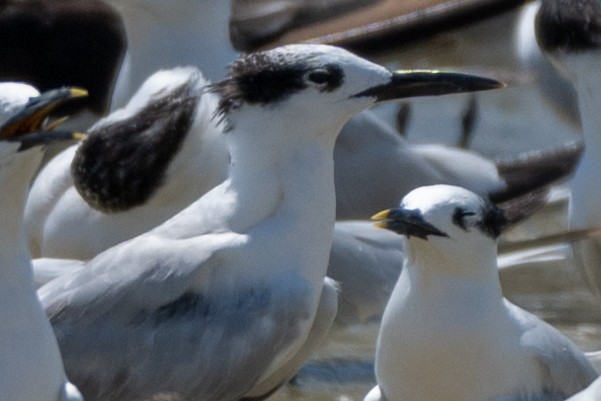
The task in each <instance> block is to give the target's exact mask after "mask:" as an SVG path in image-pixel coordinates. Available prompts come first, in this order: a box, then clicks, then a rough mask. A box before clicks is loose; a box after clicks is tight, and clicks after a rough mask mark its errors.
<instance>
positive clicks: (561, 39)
mask: <svg viewBox="0 0 601 401" xmlns="http://www.w3.org/2000/svg"><path fill="white" fill-rule="evenodd" d="M537 39H538V43H539V45H540V47H541V49H542V50H543V51H544V53H545V55H547V56H548V57H549V58H550V59H551V61H552V62H553V64H554V65H555V66H556V68H558V69H560V71H562V72H563V73H565V74H567V76H568V77H569V78H570V79H571V81H572V83H573V84H574V87H575V88H576V92H577V94H578V102H579V109H580V116H581V120H582V128H583V133H584V145H585V148H584V153H583V155H582V157H581V160H580V163H579V164H578V166H577V168H576V171H575V172H574V176H573V177H572V179H571V181H570V189H571V194H570V204H569V225H570V228H573V229H575V228H585V227H595V226H599V225H600V224H601V203H600V202H599V199H601V185H598V179H597V173H598V172H599V171H600V168H601V140H600V139H601V120H600V119H599V116H600V114H599V110H598V109H599V104H601V74H599V72H598V68H597V66H598V63H599V60H601V4H599V3H598V2H596V1H595V0H582V1H581V0H578V1H557V0H545V1H543V2H542V5H541V8H540V10H539V14H538V18H537ZM574 260H575V262H576V263H577V265H578V266H579V267H580V268H581V270H582V272H583V274H584V277H585V278H586V280H587V281H588V282H589V283H590V285H591V288H593V289H594V290H595V291H596V292H597V293H600V294H601V243H600V242H599V239H598V238H591V239H590V240H586V241H579V242H577V243H575V244H574Z"/></svg>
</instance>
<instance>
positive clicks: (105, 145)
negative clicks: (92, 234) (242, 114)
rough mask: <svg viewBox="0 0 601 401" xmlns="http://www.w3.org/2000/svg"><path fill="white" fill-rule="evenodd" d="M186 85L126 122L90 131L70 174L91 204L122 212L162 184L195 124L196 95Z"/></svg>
mask: <svg viewBox="0 0 601 401" xmlns="http://www.w3.org/2000/svg"><path fill="white" fill-rule="evenodd" d="M189 85H190V84H189V83H187V84H184V85H182V86H181V87H179V88H177V89H176V90H174V91H172V92H171V93H170V94H169V95H167V96H164V97H161V98H158V99H156V100H154V101H152V102H151V103H149V104H148V105H147V106H145V107H144V108H143V109H142V110H141V111H140V112H138V113H136V114H135V115H133V116H131V117H129V118H127V119H124V120H120V121H116V122H114V123H111V124H108V125H106V126H101V127H99V128H98V129H95V130H93V131H90V132H88V138H86V139H85V140H84V141H83V142H82V143H81V145H80V146H79V148H78V150H77V153H76V154H75V157H74V158H73V162H72V164H71V173H72V175H73V181H74V185H75V188H76V189H77V191H78V192H79V194H80V195H81V196H82V198H84V200H85V201H86V202H87V203H88V204H89V205H90V206H92V207H93V208H94V209H96V210H100V211H102V212H105V213H117V212H121V211H125V210H128V209H131V208H132V207H135V206H139V205H141V204H143V203H144V202H146V201H147V200H148V199H149V198H150V197H151V196H152V194H153V193H154V192H155V191H156V190H157V189H158V188H159V187H160V186H161V185H162V183H163V178H164V174H165V172H166V170H167V168H168V167H169V163H170V162H171V160H172V159H173V158H174V157H175V155H176V154H177V152H178V151H179V149H180V147H181V145H182V143H183V141H184V139H185V138H186V135H187V134H188V132H189V130H190V127H191V125H192V122H193V120H194V112H195V110H196V104H197V102H198V98H199V97H198V96H196V95H195V94H193V93H191V92H192V90H193V89H191V88H190V87H189Z"/></svg>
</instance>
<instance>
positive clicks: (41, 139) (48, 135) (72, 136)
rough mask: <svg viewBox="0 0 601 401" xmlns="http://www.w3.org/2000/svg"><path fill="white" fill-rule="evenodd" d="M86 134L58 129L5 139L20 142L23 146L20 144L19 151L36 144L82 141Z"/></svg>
mask: <svg viewBox="0 0 601 401" xmlns="http://www.w3.org/2000/svg"><path fill="white" fill-rule="evenodd" d="M86 136H87V135H86V134H84V133H81V132H70V131H63V130H56V131H36V132H30V133H28V134H25V135H19V136H13V137H10V138H8V139H5V140H6V141H9V142H19V143H20V144H21V146H19V149H18V151H19V152H21V151H23V150H27V149H31V148H33V147H35V146H45V145H51V144H53V143H58V142H65V141H80V140H82V139H85V138H86Z"/></svg>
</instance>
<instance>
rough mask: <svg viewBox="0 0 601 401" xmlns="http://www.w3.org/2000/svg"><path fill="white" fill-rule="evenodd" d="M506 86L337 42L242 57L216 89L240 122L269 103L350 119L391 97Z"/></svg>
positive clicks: (224, 112) (295, 114) (290, 111)
mask: <svg viewBox="0 0 601 401" xmlns="http://www.w3.org/2000/svg"><path fill="white" fill-rule="evenodd" d="M502 86H503V85H502V84H500V83H499V82H497V81H495V80H492V79H487V78H479V77H475V76H470V75H465V74H456V73H445V72H440V71H397V72H391V71H389V70H387V69H386V68H384V67H382V66H379V65H377V64H374V63H372V62H369V61H367V60H365V59H362V58H361V57H358V56H356V55H354V54H352V53H350V52H348V51H346V50H343V49H341V48H337V47H333V46H326V45H289V46H283V47H279V48H276V49H272V50H269V51H264V52H258V53H253V54H250V55H248V56H246V57H243V58H241V59H239V60H237V61H236V62H234V64H233V65H232V67H231V70H230V73H229V76H228V78H227V79H226V80H224V81H222V82H220V83H217V84H215V85H213V86H212V90H213V91H215V92H217V93H218V94H219V95H220V97H221V101H220V104H219V110H218V114H220V115H221V116H222V117H224V118H227V119H228V120H229V122H230V123H232V124H233V125H235V124H236V121H235V120H236V119H235V118H233V115H234V114H236V113H237V112H239V111H242V110H245V109H247V108H257V107H260V108H267V109H269V110H273V111H274V112H278V113H279V114H280V115H282V116H286V117H287V118H289V119H294V118H296V119H298V120H299V121H305V122H307V121H314V120H319V121H321V120H323V121H324V122H327V121H328V120H330V121H336V122H339V121H340V120H343V121H342V122H345V121H346V120H347V119H348V118H350V117H351V116H352V115H353V114H355V113H357V112H359V111H361V110H363V109H366V108H368V107H370V106H371V105H373V104H375V103H377V102H381V101H385V100H392V99H400V98H406V97H415V96H430V95H442V94H446V93H458V92H471V91H477V90H485V89H494V88H499V87H502Z"/></svg>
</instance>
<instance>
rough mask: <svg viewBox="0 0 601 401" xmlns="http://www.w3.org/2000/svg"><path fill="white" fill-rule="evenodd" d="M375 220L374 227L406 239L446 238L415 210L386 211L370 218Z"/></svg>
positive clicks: (445, 235)
mask: <svg viewBox="0 0 601 401" xmlns="http://www.w3.org/2000/svg"><path fill="white" fill-rule="evenodd" d="M371 219H372V220H376V221H377V223H376V226H378V227H380V228H385V229H387V230H390V231H394V232H395V233H397V234H401V235H406V236H407V237H412V236H413V237H418V238H421V239H425V240H427V239H428V235H435V236H437V237H448V235H447V234H445V233H444V232H442V231H440V230H439V229H438V228H436V227H434V226H433V225H432V224H430V223H428V222H427V221H426V220H425V219H424V216H423V215H422V214H421V212H420V211H419V210H417V209H411V210H410V209H404V208H398V209H388V210H384V211H382V212H380V213H377V214H375V215H373V216H372V217H371Z"/></svg>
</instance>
